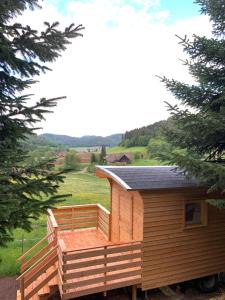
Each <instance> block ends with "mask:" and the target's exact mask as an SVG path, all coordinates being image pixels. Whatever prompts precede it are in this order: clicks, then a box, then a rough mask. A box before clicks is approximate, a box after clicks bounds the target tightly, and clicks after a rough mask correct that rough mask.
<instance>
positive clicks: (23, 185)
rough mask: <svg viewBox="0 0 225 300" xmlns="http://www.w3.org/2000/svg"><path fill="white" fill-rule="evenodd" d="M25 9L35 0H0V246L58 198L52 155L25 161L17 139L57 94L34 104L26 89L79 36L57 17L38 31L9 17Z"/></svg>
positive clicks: (30, 130)
mask: <svg viewBox="0 0 225 300" xmlns="http://www.w3.org/2000/svg"><path fill="white" fill-rule="evenodd" d="M29 8H30V9H35V8H39V7H38V0H4V1H0V153H1V155H0V245H5V244H6V243H7V241H9V240H11V239H12V230H13V229H15V228H22V229H25V230H31V224H32V223H31V220H32V219H36V218H38V217H39V215H40V214H41V213H44V212H46V209H47V208H49V207H51V206H52V205H54V204H55V203H56V202H57V201H59V200H60V199H61V198H62V197H63V196H62V195H56V192H57V189H58V186H59V183H60V182H62V181H63V176H62V174H61V173H55V172H53V171H52V170H51V166H52V163H51V160H50V161H49V160H48V161H46V160H44V161H41V162H38V164H36V165H31V166H29V165H26V164H25V163H24V161H25V159H26V158H27V155H28V153H27V151H25V150H24V146H23V143H22V142H23V141H26V140H27V138H28V137H29V136H30V135H32V134H33V132H34V130H35V126H36V123H37V122H39V121H41V120H43V119H44V115H45V113H48V112H49V111H50V110H51V108H52V107H54V106H55V105H56V103H57V100H58V99H59V98H54V99H46V98H42V99H40V100H38V101H37V102H36V103H34V104H33V101H32V102H31V101H30V100H31V96H30V95H27V94H26V93H25V90H26V88H28V87H29V86H31V85H32V84H33V83H35V80H34V76H35V77H36V76H38V75H40V74H41V73H42V72H45V71H47V70H49V66H47V65H46V63H48V62H49V63H50V62H53V61H55V59H56V58H58V57H59V56H60V53H61V52H62V51H63V50H65V49H66V46H67V44H69V43H70V39H72V38H75V37H77V36H80V35H81V34H80V30H81V29H82V26H77V27H75V26H74V25H73V24H71V25H70V26H69V27H67V28H65V30H64V31H60V30H59V29H58V25H59V24H58V22H55V23H52V24H50V23H48V22H46V23H45V24H44V26H43V30H42V31H41V32H39V31H38V30H35V29H33V28H31V27H30V26H29V25H27V26H24V25H22V24H20V23H17V22H16V20H13V18H15V17H17V16H18V15H20V14H22V13H23V11H24V10H26V9H29Z"/></svg>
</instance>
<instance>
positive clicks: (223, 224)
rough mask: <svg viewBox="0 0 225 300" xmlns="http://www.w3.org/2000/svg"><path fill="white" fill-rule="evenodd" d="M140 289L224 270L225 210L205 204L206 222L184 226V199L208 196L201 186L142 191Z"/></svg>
mask: <svg viewBox="0 0 225 300" xmlns="http://www.w3.org/2000/svg"><path fill="white" fill-rule="evenodd" d="M141 196H142V198H143V203H144V226H143V227H144V229H143V274H142V289H143V290H146V289H151V288H156V287H161V286H164V285H168V284H174V283H178V282H181V281H185V280H190V279H192V278H198V277H203V276H207V275H210V274H214V273H217V272H221V271H225V211H223V210H219V209H217V208H215V207H212V206H209V207H208V225H207V226H202V227H196V228H189V229H188V228H184V224H183V214H184V211H183V209H184V201H193V200H202V201H204V200H205V199H206V198H207V195H206V193H205V191H203V190H200V189H193V190H192V189H184V190H170V191H168V190H167V191H149V192H142V193H141Z"/></svg>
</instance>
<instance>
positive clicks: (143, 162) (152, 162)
mask: <svg viewBox="0 0 225 300" xmlns="http://www.w3.org/2000/svg"><path fill="white" fill-rule="evenodd" d="M129 165H131V166H163V165H165V164H163V163H162V162H161V161H159V160H156V159H137V160H134V161H132V163H131V164H129Z"/></svg>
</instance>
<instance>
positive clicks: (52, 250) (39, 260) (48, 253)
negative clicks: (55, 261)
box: [16, 245, 58, 280]
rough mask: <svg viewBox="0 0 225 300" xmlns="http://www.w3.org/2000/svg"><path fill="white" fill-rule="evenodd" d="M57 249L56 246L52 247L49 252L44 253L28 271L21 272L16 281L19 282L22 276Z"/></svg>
mask: <svg viewBox="0 0 225 300" xmlns="http://www.w3.org/2000/svg"><path fill="white" fill-rule="evenodd" d="M57 248H58V245H56V246H55V247H53V248H52V249H51V250H50V251H49V252H47V253H45V254H44V255H43V256H42V257H41V258H40V259H38V260H37V261H36V262H35V263H34V264H33V265H32V266H30V268H29V269H27V270H26V271H25V272H23V273H22V274H21V275H20V276H19V277H18V278H17V279H16V280H20V279H21V278H24V276H25V275H26V274H27V273H28V272H30V271H31V270H32V269H33V268H34V267H36V266H37V265H38V264H39V263H40V262H41V261H42V260H43V259H44V258H46V257H47V256H48V255H50V254H51V253H53V252H54V251H55V250H56V249H57Z"/></svg>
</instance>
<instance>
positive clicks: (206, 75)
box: [162, 0, 225, 205]
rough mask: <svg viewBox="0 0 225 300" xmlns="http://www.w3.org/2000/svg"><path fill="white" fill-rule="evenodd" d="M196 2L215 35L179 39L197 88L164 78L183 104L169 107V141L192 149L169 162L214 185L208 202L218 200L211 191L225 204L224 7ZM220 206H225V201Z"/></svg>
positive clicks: (220, 0) (215, 1) (219, 2)
mask: <svg viewBox="0 0 225 300" xmlns="http://www.w3.org/2000/svg"><path fill="white" fill-rule="evenodd" d="M196 3H198V4H199V5H200V7H201V12H202V13H203V14H207V15H208V16H209V18H210V20H211V22H212V28H213V32H212V38H207V37H205V36H203V37H201V36H197V35H194V36H193V39H191V40H189V39H188V38H187V37H184V38H180V43H181V45H182V46H183V49H184V52H185V53H186V54H187V55H188V57H189V59H188V60H187V61H186V62H185V63H186V65H187V67H188V69H189V72H190V74H191V75H192V76H193V78H194V79H195V82H196V83H195V84H192V85H190V84H186V83H183V82H179V81H177V80H174V79H172V80H171V79H167V78H165V77H164V78H162V82H163V83H164V84H165V86H166V87H167V89H168V90H169V91H171V92H172V93H173V95H174V96H175V97H176V98H177V99H178V100H179V101H180V104H181V106H179V105H175V106H172V105H170V104H168V107H169V110H170V111H171V114H172V116H173V119H174V120H175V124H176V127H173V128H172V129H171V128H170V129H169V130H168V132H167V136H168V139H169V141H170V142H172V144H173V145H174V146H176V147H180V148H185V149H187V152H186V154H181V153H180V154H177V153H172V154H171V156H170V159H171V161H172V162H173V163H176V164H177V165H178V166H180V167H181V168H182V169H183V170H184V172H185V173H186V174H187V175H188V176H191V175H194V176H195V177H197V178H198V179H199V181H200V182H201V183H203V184H205V185H206V186H209V190H208V192H209V199H211V200H213V195H210V193H211V192H218V193H221V200H225V196H224V191H225V39H224V37H225V2H224V0H197V1H196ZM214 203H215V202H214ZM218 203H220V205H224V204H225V201H220V202H218V201H216V204H217V205H218Z"/></svg>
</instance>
